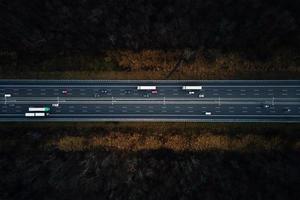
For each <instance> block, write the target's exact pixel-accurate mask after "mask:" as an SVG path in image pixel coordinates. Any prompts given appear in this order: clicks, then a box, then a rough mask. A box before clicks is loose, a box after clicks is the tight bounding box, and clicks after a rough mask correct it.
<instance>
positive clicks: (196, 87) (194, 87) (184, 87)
mask: <svg viewBox="0 0 300 200" xmlns="http://www.w3.org/2000/svg"><path fill="white" fill-rule="evenodd" d="M182 89H183V90H202V86H182Z"/></svg>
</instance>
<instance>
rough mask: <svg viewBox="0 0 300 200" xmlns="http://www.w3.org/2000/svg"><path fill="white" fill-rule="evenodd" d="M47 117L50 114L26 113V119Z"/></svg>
mask: <svg viewBox="0 0 300 200" xmlns="http://www.w3.org/2000/svg"><path fill="white" fill-rule="evenodd" d="M46 115H48V113H42V112H37V113H25V117H45V116H46Z"/></svg>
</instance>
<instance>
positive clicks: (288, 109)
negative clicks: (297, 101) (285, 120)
mask: <svg viewBox="0 0 300 200" xmlns="http://www.w3.org/2000/svg"><path fill="white" fill-rule="evenodd" d="M283 111H284V112H291V109H290V108H285V109H284V110H283Z"/></svg>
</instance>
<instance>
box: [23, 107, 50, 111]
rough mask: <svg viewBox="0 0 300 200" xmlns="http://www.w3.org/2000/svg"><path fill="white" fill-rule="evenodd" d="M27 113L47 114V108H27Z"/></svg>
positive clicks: (48, 109)
mask: <svg viewBox="0 0 300 200" xmlns="http://www.w3.org/2000/svg"><path fill="white" fill-rule="evenodd" d="M28 110H29V112H49V111H50V108H49V107H29V109H28Z"/></svg>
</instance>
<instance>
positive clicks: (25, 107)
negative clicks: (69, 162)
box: [0, 80, 300, 122]
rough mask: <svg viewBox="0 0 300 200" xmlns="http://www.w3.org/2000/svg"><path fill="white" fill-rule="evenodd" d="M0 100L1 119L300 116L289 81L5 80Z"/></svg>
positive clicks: (296, 88) (299, 94) (298, 85)
mask: <svg viewBox="0 0 300 200" xmlns="http://www.w3.org/2000/svg"><path fill="white" fill-rule="evenodd" d="M0 101H1V105H0V121H195V122H299V121H300V81H288V80H286V81H188V80H186V81H163V80H161V81H146V80H143V81H137V80H136V81H134V80H133V81H113V80H112V81H110V80H107V81H104V80H103V81H79V80H78V81H76V80H74V81H62V80H44V81H42V80H41V81H37V80H1V81H0Z"/></svg>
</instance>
